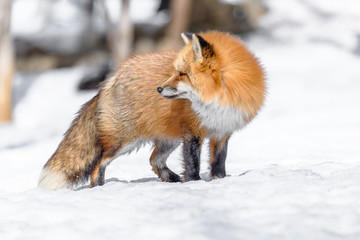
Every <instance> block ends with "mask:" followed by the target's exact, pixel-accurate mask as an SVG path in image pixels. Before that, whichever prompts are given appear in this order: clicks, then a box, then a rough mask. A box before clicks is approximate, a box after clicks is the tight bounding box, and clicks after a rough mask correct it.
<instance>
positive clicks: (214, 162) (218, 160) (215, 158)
mask: <svg viewBox="0 0 360 240" xmlns="http://www.w3.org/2000/svg"><path fill="white" fill-rule="evenodd" d="M228 141H229V138H224V139H222V140H220V141H219V140H213V139H212V140H211V141H210V151H211V152H210V154H211V158H210V165H211V178H213V179H215V178H223V177H225V176H226V171H225V160H226V155H227V147H228Z"/></svg>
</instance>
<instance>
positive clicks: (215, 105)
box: [177, 83, 248, 138]
mask: <svg viewBox="0 0 360 240" xmlns="http://www.w3.org/2000/svg"><path fill="white" fill-rule="evenodd" d="M177 91H179V92H180V93H182V98H187V99H189V100H190V101H191V103H192V105H191V107H192V109H193V110H194V111H195V112H196V113H197V114H198V116H199V118H200V120H201V125H202V126H204V127H206V128H207V129H209V134H210V135H211V136H212V137H218V138H222V137H223V136H224V135H227V134H231V133H233V132H234V131H236V130H238V129H241V128H243V127H244V126H245V125H246V124H247V123H248V121H247V119H248V113H247V112H246V111H241V110H239V109H238V108H236V107H232V106H222V105H221V104H219V102H218V101H217V100H216V99H215V100H213V101H211V102H206V103H205V102H202V101H201V100H200V97H199V95H198V94H197V93H196V92H194V91H193V90H192V89H191V87H190V86H189V85H186V84H183V83H180V84H179V86H178V89H177Z"/></svg>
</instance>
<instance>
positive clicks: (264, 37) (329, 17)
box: [0, 0, 360, 240]
mask: <svg viewBox="0 0 360 240" xmlns="http://www.w3.org/2000/svg"><path fill="white" fill-rule="evenodd" d="M267 4H268V5H269V8H270V12H269V14H268V16H267V17H266V18H264V20H263V22H262V27H263V30H262V31H261V32H260V33H259V34H257V35H256V36H253V37H251V38H250V39H249V40H248V44H249V46H250V47H251V49H252V50H253V51H254V52H255V53H256V55H257V56H258V57H259V58H260V59H261V61H262V63H263V65H264V67H265V68H266V70H267V75H268V79H269V80H268V85H269V94H268V98H267V102H266V106H265V107H264V109H263V110H262V111H261V113H260V114H259V116H258V118H257V119H256V120H254V121H253V122H252V123H251V124H250V125H249V126H247V127H246V128H245V129H244V130H242V131H240V132H238V133H236V134H235V135H234V136H233V137H232V139H231V140H230V143H229V152H228V158H227V173H228V175H229V176H228V177H226V178H224V179H219V180H215V181H208V177H207V175H208V169H207V167H208V161H207V155H208V153H207V151H206V149H205V152H204V153H203V155H202V159H203V161H202V166H201V176H202V178H203V180H202V181H196V182H187V183H183V184H182V183H163V182H160V181H159V180H157V178H156V176H155V174H154V173H153V172H152V171H151V168H150V164H149V162H148V159H149V155H150V146H146V147H145V148H143V149H141V150H140V151H139V152H137V153H134V154H131V155H129V156H126V157H121V158H119V159H117V160H115V161H114V162H113V163H112V164H111V165H110V166H109V167H108V169H107V172H106V184H105V185H104V186H102V187H95V188H92V189H90V188H88V187H87V186H84V187H80V188H78V189H76V190H66V189H64V190H60V191H56V192H53V191H47V190H43V189H39V188H37V187H36V185H37V180H38V177H39V174H40V171H41V168H42V166H43V165H44V163H45V162H46V161H47V159H48V158H49V157H50V156H51V154H52V153H53V152H54V151H55V149H56V147H57V145H58V144H59V142H60V141H61V138H62V134H63V133H64V132H65V131H66V130H67V128H68V126H69V124H70V122H71V120H72V119H73V117H74V114H75V113H76V112H77V111H78V110H79V108H80V106H81V105H82V104H83V103H85V102H86V101H87V100H88V99H90V98H91V97H92V96H93V95H94V94H95V92H90V93H78V92H77V91H76V85H77V81H78V79H79V77H80V76H81V75H82V73H83V71H86V69H84V68H75V69H62V70H53V71H48V72H44V73H33V74H25V73H19V74H17V76H16V79H15V83H14V85H15V88H14V91H15V96H14V98H15V99H14V100H15V106H14V107H15V109H14V117H15V120H14V122H13V123H11V124H3V125H0V162H1V166H2V167H1V168H0V179H1V183H2V184H1V185H0V239H61V240H63V239H199V240H202V239H295V240H296V239H301V240H302V239H360V144H359V143H360V110H359V109H360V108H359V103H360V94H359V92H360V80H359V79H360V71H359V67H360V58H359V56H358V55H356V54H355V53H354V51H355V49H356V46H357V44H358V43H357V41H358V40H357V34H359V33H360V25H359V24H358V23H359V20H360V15H359V12H360V11H356V9H359V5H360V3H359V2H358V1H356V0H354V1H351V0H347V1H335V0H331V1H329V0H326V1H325V0H322V1H321V0H318V1H310V0H287V1H281V0H272V1H267ZM314 9H316V10H314ZM320 10H321V11H320ZM319 11H320V12H321V13H319ZM180 159H181V157H180V152H179V151H177V152H176V153H174V154H172V155H171V156H170V159H169V165H170V167H171V168H172V169H173V170H175V171H176V172H181V170H182V169H181V163H180Z"/></svg>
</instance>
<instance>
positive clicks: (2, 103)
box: [0, 0, 15, 122]
mask: <svg viewBox="0 0 360 240" xmlns="http://www.w3.org/2000/svg"><path fill="white" fill-rule="evenodd" d="M10 14H11V0H0V122H9V121H11V119H12V116H11V90H12V78H13V76H14V72H15V64H14V51H13V46H12V42H11V36H10Z"/></svg>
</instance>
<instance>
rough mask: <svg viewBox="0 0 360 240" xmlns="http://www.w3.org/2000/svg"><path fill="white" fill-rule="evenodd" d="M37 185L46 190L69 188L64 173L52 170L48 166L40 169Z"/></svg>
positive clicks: (69, 185)
mask: <svg viewBox="0 0 360 240" xmlns="http://www.w3.org/2000/svg"><path fill="white" fill-rule="evenodd" d="M38 186H39V187H41V188H45V189H48V190H59V189H62V188H71V184H70V183H69V182H68V181H67V180H66V177H65V176H64V174H62V173H57V172H52V171H50V170H49V169H48V168H44V169H43V170H42V172H41V175H40V179H39V184H38Z"/></svg>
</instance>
